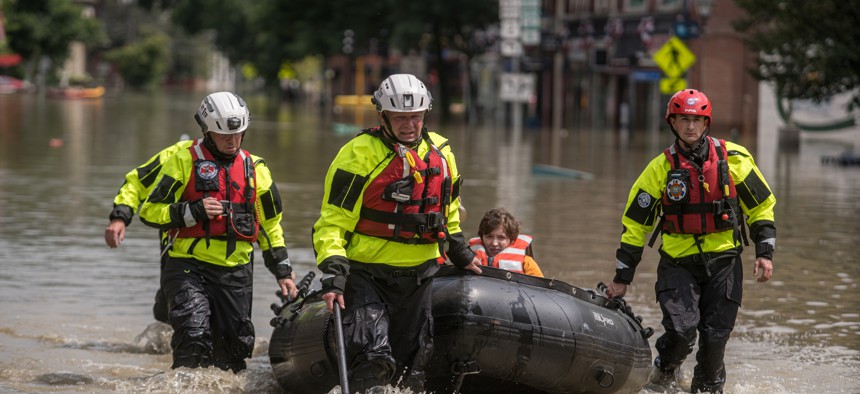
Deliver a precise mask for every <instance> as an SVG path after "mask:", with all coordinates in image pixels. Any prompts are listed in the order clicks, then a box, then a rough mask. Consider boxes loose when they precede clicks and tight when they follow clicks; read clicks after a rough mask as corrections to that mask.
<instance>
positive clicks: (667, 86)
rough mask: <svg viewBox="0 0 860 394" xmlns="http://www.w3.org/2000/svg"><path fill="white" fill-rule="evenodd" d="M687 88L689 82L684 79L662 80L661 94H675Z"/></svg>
mask: <svg viewBox="0 0 860 394" xmlns="http://www.w3.org/2000/svg"><path fill="white" fill-rule="evenodd" d="M686 88H687V80H686V79H684V78H662V79H660V93H663V94H674V93H675V92H677V91H679V90H684V89H686Z"/></svg>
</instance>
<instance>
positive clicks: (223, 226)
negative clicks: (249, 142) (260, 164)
mask: <svg viewBox="0 0 860 394" xmlns="http://www.w3.org/2000/svg"><path fill="white" fill-rule="evenodd" d="M189 150H191V157H192V159H193V160H194V162H193V163H194V164H193V166H194V168H193V170H194V171H193V173H192V174H191V176H190V177H189V178H190V179H189V180H188V186H187V187H186V188H185V191H184V192H183V193H182V199H183V201H195V200H199V199H202V198H206V197H214V198H215V199H217V200H218V201H220V202H221V204H222V205H224V212H225V216H224V217H216V218H215V219H213V220H208V221H199V222H197V224H195V225H194V226H192V227H184V228H181V229H180V230H179V234H178V235H177V237H180V238H203V237H206V238H208V237H222V236H226V238H227V239H228V240H229V239H231V238H232V237H233V236H235V239H240V240H243V241H248V242H251V243H253V242H256V241H257V234H258V231H259V220H258V218H257V215H256V210H255V207H254V203H255V202H256V200H257V188H256V175H255V172H254V162H253V159H251V154H250V153H248V151H246V150H239V153H238V154H237V155H236V157H235V158H234V159H233V162H232V163H230V165H219V164H218V161H217V160H216V159H215V157H214V156H213V155H212V153H211V152H210V151H209V149H207V148H206V146H205V145H203V144H195V145H193V146H191V147H190V148H189ZM229 185H232V186H229ZM228 225H229V227H228Z"/></svg>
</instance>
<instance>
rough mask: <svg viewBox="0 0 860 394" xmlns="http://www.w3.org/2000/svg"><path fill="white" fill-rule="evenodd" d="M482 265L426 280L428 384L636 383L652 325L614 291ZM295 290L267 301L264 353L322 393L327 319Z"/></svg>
mask: <svg viewBox="0 0 860 394" xmlns="http://www.w3.org/2000/svg"><path fill="white" fill-rule="evenodd" d="M482 269H483V271H484V275H474V274H472V273H471V272H469V273H467V272H466V271H463V270H460V269H458V268H455V267H451V266H443V267H442V269H441V270H440V272H439V273H438V274H437V275H436V277H435V279H434V281H433V297H434V298H433V318H434V324H435V328H434V329H435V331H434V338H435V339H434V341H435V342H434V343H435V346H434V348H435V352H434V354H433V357H432V360H431V362H430V366H429V367H428V370H427V384H426V388H427V391H428V392H435V393H453V392H462V393H484V392H486V393H490V392H492V393H500V392H519V393H635V392H638V391H640V390H641V389H642V387H643V386H644V385H645V383H646V380H647V379H648V373H649V371H650V365H651V349H650V347H649V345H648V340H647V338H648V337H649V336H650V335H651V334H652V332H653V330H651V329H650V328H644V327H642V325H641V323H640V320H641V319H638V318H636V317H635V316H634V315H633V313H632V312H631V311H630V308H629V307H628V306H627V305H626V303H625V302H624V301H623V300H610V299H607V298H606V297H604V296H603V295H602V292H600V291H595V290H590V289H583V288H579V287H575V286H571V285H569V284H567V283H564V282H560V281H554V280H551V279H545V278H536V277H531V276H527V275H520V274H516V273H512V272H508V271H503V270H496V269H493V268H487V267H482ZM312 278H313V276H312V275H311V274H309V276H307V277H305V280H303V282H304V285H305V286H307V285H308V284H309V282H310V281H311V280H312ZM305 289H306V287H305ZM303 293H307V290H304V291H303ZM301 296H303V297H304V298H302V297H300V298H299V299H298V301H297V302H292V303H290V302H287V303H284V304H281V305H279V304H273V305H272V307H273V309H274V310H275V313H276V315H277V316H276V317H275V318H274V319H272V325H273V326H274V327H275V330H274V332H273V333H272V339H271V342H270V344H269V359H270V361H271V364H272V369H273V372H274V375H275V377H276V378H277V380H278V383H279V384H280V385H281V387H282V388H283V389H284V390H285V391H287V392H291V393H327V392H329V391H330V390H331V389H332V388H334V387H335V386H337V385H338V382H339V379H338V368H337V351H336V345H335V344H336V341H335V330H334V327H333V319H332V317H331V314H330V313H329V312H328V310H327V309H326V308H325V303H324V302H322V300H321V298H320V295H319V294H318V293H317V292H316V291H311V292H310V294H307V295H306V296H305V294H302V295H301Z"/></svg>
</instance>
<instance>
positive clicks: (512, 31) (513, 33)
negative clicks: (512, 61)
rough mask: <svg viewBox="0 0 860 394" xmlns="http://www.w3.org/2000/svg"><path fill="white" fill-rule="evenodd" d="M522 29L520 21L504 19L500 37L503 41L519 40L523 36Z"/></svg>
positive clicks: (500, 28)
mask: <svg viewBox="0 0 860 394" xmlns="http://www.w3.org/2000/svg"><path fill="white" fill-rule="evenodd" d="M520 31H521V27H520V20H519V19H502V23H501V25H500V26H499V35H500V36H502V39H513V40H519V39H520V36H521V33H520Z"/></svg>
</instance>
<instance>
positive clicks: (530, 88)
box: [499, 73, 535, 103]
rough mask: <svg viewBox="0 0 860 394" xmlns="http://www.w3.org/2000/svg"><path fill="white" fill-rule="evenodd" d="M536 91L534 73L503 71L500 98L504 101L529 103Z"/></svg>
mask: <svg viewBox="0 0 860 394" xmlns="http://www.w3.org/2000/svg"><path fill="white" fill-rule="evenodd" d="M534 91H535V76H534V74H524V73H502V74H501V86H500V88H499V98H500V99H501V100H502V101H509V102H514V103H527V102H528V101H529V99H530V98H531V96H532V95H533V94H534Z"/></svg>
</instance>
